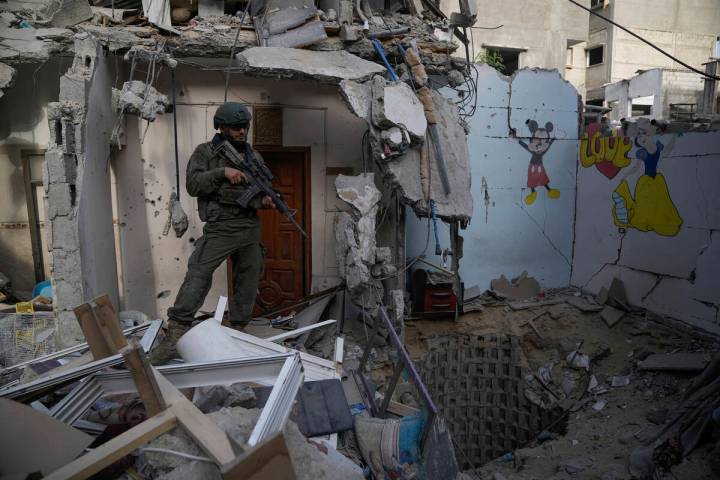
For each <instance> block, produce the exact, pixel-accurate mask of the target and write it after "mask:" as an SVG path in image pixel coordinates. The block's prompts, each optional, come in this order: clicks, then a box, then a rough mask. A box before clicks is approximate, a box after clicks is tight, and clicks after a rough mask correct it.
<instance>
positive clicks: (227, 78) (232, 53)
mask: <svg viewBox="0 0 720 480" xmlns="http://www.w3.org/2000/svg"><path fill="white" fill-rule="evenodd" d="M251 3H252V0H247V4H245V10H243V14H242V17H240V25H238V29H237V32H235V41H233V46H232V48H231V49H230V58H229V59H228V66H227V74H226V75H225V100H224V101H225V102H227V92H228V88H229V87H230V67H232V62H233V60H234V59H235V47H237V42H238V38H240V30H242V26H243V23H244V22H245V15H247V12H248V10H250V4H251Z"/></svg>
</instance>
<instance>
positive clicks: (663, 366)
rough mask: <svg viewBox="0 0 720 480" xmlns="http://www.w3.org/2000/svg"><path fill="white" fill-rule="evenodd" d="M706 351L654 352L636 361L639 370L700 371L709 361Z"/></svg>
mask: <svg viewBox="0 0 720 480" xmlns="http://www.w3.org/2000/svg"><path fill="white" fill-rule="evenodd" d="M710 359H711V358H710V354H707V353H656V354H653V355H650V356H649V357H647V358H646V359H645V360H643V361H641V362H638V369H640V370H665V371H675V372H700V371H702V370H704V369H705V367H706V366H707V364H708V363H710Z"/></svg>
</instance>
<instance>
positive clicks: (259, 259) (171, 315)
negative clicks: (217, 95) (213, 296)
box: [151, 102, 275, 363]
mask: <svg viewBox="0 0 720 480" xmlns="http://www.w3.org/2000/svg"><path fill="white" fill-rule="evenodd" d="M250 119H251V115H250V112H249V111H248V109H247V108H246V107H245V106H244V105H242V104H240V103H236V102H226V103H224V104H223V105H221V106H220V107H219V108H218V109H217V111H216V112H215V117H214V118H213V125H214V127H215V129H218V130H219V131H220V132H219V133H216V134H215V136H214V137H213V139H212V140H211V141H210V142H206V143H203V144H200V145H198V146H197V148H195V151H194V152H193V154H192V156H191V157H190V161H189V162H188V165H187V175H186V182H185V186H186V187H187V191H188V193H189V194H190V195H191V196H193V197H197V199H198V213H199V215H200V219H201V220H202V221H203V222H205V226H204V227H203V236H202V237H200V238H199V239H198V240H197V241H196V242H195V250H194V251H193V253H192V255H190V260H189V261H188V270H187V273H186V274H185V280H183V283H182V286H181V287H180V290H179V291H178V294H177V297H176V298H175V304H174V305H173V306H172V307H170V308H169V309H168V330H167V332H166V334H165V338H164V339H163V341H162V343H161V344H160V345H159V346H158V347H157V348H156V349H155V350H154V351H153V354H152V355H151V361H152V362H153V363H162V362H165V361H167V360H170V359H172V358H173V357H175V356H176V355H177V351H176V349H175V344H176V343H177V340H178V339H179V338H180V337H181V336H182V335H183V334H184V333H185V332H187V331H188V330H189V329H190V327H191V326H192V323H193V321H195V314H196V313H197V311H198V309H199V308H200V307H201V306H202V304H203V302H204V301H205V297H206V296H207V294H208V291H210V287H211V285H212V275H213V272H214V271H215V269H216V268H217V267H218V266H219V265H220V264H221V263H222V262H223V260H225V259H226V258H228V257H230V258H231V259H232V274H233V278H232V283H233V284H232V291H233V297H232V302H231V304H230V325H231V326H232V327H233V328H236V329H238V330H240V329H242V328H243V327H245V325H247V324H248V323H249V322H250V315H251V313H252V309H253V305H254V303H255V294H256V292H257V286H258V282H259V280H260V276H261V275H262V272H263V266H264V261H265V248H264V247H263V246H262V244H261V243H260V238H261V237H260V219H259V218H258V215H257V212H256V208H274V207H275V205H274V204H273V202H272V200H271V199H270V197H268V196H265V197H263V198H258V199H256V201H254V202H252V205H253V207H252V208H247V209H246V208H242V207H240V206H239V205H238V204H236V203H234V202H233V201H232V199H233V198H237V196H238V194H239V193H241V192H242V191H243V190H244V189H245V186H244V184H245V183H246V181H247V178H246V176H245V174H244V173H243V172H241V171H240V170H237V169H236V168H234V167H233V166H232V165H230V164H227V163H226V162H225V161H224V160H222V159H221V158H219V157H218V156H216V155H213V147H214V146H215V145H217V144H219V143H220V142H222V141H223V140H228V141H229V142H230V143H231V144H232V145H233V147H235V149H236V150H237V151H238V152H239V153H240V154H241V155H254V156H255V157H256V158H258V159H259V160H262V158H261V157H260V154H259V153H258V152H257V151H255V149H253V148H252V147H251V146H250V145H249V144H248V143H247V133H248V127H249V126H250Z"/></svg>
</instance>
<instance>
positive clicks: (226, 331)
mask: <svg viewBox="0 0 720 480" xmlns="http://www.w3.org/2000/svg"><path fill="white" fill-rule="evenodd" d="M374 251H375V250H374V247H373V252H374ZM381 256H382V257H387V256H388V255H387V252H382V253H381ZM383 260H388V259H387V258H383ZM336 290H337V289H336ZM336 290H334V291H333V292H332V293H335V291H336ZM329 298H330V295H326V296H325V298H324V299H321V300H318V301H316V302H315V303H313V304H312V305H311V307H309V308H308V311H310V310H312V311H313V312H314V313H313V315H312V316H311V315H306V317H308V318H312V320H311V321H310V323H309V324H308V325H303V326H301V327H300V328H298V329H296V330H294V331H286V332H283V333H280V334H277V335H272V336H269V337H267V338H260V337H257V336H254V335H251V334H249V333H244V332H239V331H236V330H233V329H230V328H227V327H224V326H222V325H221V323H220V321H221V320H222V313H223V310H222V308H219V309H218V312H217V314H216V318H210V319H208V320H205V321H202V322H200V323H199V324H198V325H196V326H195V327H193V328H192V329H191V330H190V331H189V332H187V333H186V334H185V335H184V336H183V337H182V338H181V339H180V341H179V342H178V352H179V353H180V355H181V356H182V357H183V360H184V362H181V363H172V364H169V365H162V366H152V365H150V364H149V362H148V359H147V352H149V351H150V350H151V349H152V348H153V346H154V345H155V344H156V343H157V342H156V340H157V338H158V337H159V335H160V332H161V330H162V324H163V322H162V321H160V320H155V321H152V322H150V321H145V322H143V323H140V324H139V325H137V326H132V327H130V328H128V329H126V330H124V331H123V330H121V329H120V328H121V327H120V318H119V317H118V316H117V315H116V314H115V312H114V310H113V307H112V305H111V303H110V301H109V298H108V297H107V296H103V297H99V298H96V299H95V300H93V301H92V302H88V303H85V304H82V305H80V306H78V307H77V308H75V314H76V316H77V320H78V323H79V325H80V328H81V329H82V332H83V334H84V335H85V338H86V339H87V343H84V344H80V345H77V346H75V347H72V348H69V349H65V350H63V351H58V352H54V353H51V354H48V355H44V356H41V357H38V358H34V359H31V360H28V361H26V362H23V363H21V364H17V365H12V366H9V367H7V368H5V369H4V370H3V371H2V373H3V374H4V373H6V372H9V371H13V372H22V371H23V370H34V371H36V372H37V374H36V375H35V378H32V379H27V380H25V381H24V382H23V383H18V382H17V381H14V382H11V383H10V384H7V385H5V386H4V387H2V388H0V417H2V418H8V417H10V416H13V415H16V411H18V409H25V410H26V411H28V412H32V415H31V414H30V413H28V414H23V415H25V417H27V418H30V416H32V418H34V419H37V420H34V421H33V422H32V424H31V425H26V426H22V425H16V424H11V423H10V422H9V421H8V422H7V424H8V425H12V428H10V427H9V428H8V429H6V432H5V433H4V434H3V435H0V444H1V445H4V446H5V445H9V443H8V442H15V441H16V438H15V437H17V438H22V439H24V440H27V441H25V442H16V443H15V444H14V447H13V449H12V450H11V449H6V448H4V447H3V449H2V451H3V453H7V452H13V456H14V457H15V458H13V459H12V461H9V460H8V462H7V463H6V462H5V461H4V460H3V467H4V468H5V466H6V465H12V468H11V470H12V472H13V473H18V474H21V473H22V474H28V473H31V472H34V471H38V470H39V471H40V473H41V474H42V475H44V476H46V477H47V478H66V477H72V476H77V475H79V476H89V475H93V474H95V473H99V474H102V475H106V476H120V475H122V474H123V472H125V471H127V470H128V469H133V470H134V471H135V472H137V473H138V474H139V475H141V476H142V477H143V478H218V479H220V478H254V477H252V475H254V474H256V473H257V472H259V471H263V472H265V473H266V474H267V471H268V469H269V471H272V472H273V473H272V475H273V476H272V478H298V479H308V480H317V479H328V480H330V479H335V478H348V479H352V478H356V479H362V478H365V475H364V473H363V471H364V470H363V469H364V468H368V466H369V465H371V464H370V461H371V459H372V458H375V455H376V454H377V452H379V451H381V450H384V449H390V450H389V452H391V453H392V452H393V451H396V450H395V449H398V448H399V449H401V450H403V451H405V449H407V451H412V452H415V453H414V455H413V456H412V457H411V458H408V457H406V456H403V457H402V461H401V462H400V463H397V462H389V463H388V464H387V465H383V466H381V465H378V464H375V463H374V464H372V465H371V466H370V468H372V469H373V470H374V471H375V472H376V473H377V474H378V475H382V473H383V472H384V471H397V469H403V468H408V467H412V468H413V469H414V470H415V471H417V472H420V471H424V469H425V468H426V466H425V465H424V464H423V458H430V457H432V455H433V454H435V453H432V452H436V448H435V447H434V446H431V445H439V446H440V447H442V448H445V451H446V452H447V451H451V447H450V446H449V445H450V440H449V437H448V433H447V430H446V429H444V428H443V427H442V422H441V421H440V420H439V419H438V420H437V421H436V411H435V410H434V406H433V404H432V401H431V400H429V399H428V397H425V398H426V401H430V403H429V406H430V410H425V409H424V408H420V409H415V408H406V409H405V410H404V411H403V409H402V408H400V407H398V406H397V405H396V406H390V405H391V403H392V402H390V396H391V395H392V391H390V392H389V393H388V397H387V400H386V401H384V403H383V406H382V410H377V406H376V404H375V403H374V402H373V403H368V405H372V408H371V409H370V410H371V411H369V410H368V409H367V408H359V406H361V405H364V404H363V401H360V403H357V402H356V403H354V404H352V408H351V401H350V400H349V399H348V396H350V398H355V397H356V396H358V388H360V387H358V386H357V384H355V383H354V382H353V380H352V379H349V378H347V377H346V376H345V375H344V370H343V360H344V349H343V344H344V342H343V337H337V338H335V336H333V338H335V342H334V343H335V351H334V352H333V353H332V360H328V359H325V358H321V357H318V356H316V355H313V354H311V353H305V352H302V351H298V350H296V349H293V348H290V347H288V346H284V345H282V342H284V341H289V340H290V339H293V338H298V337H302V336H303V334H305V333H309V332H315V331H320V330H321V329H322V327H326V326H327V325H330V324H334V323H335V320H328V321H322V322H318V321H317V320H318V319H319V318H318V316H317V315H315V313H317V312H318V311H320V312H322V311H323V310H324V309H325V307H327V305H328V303H329ZM224 305H225V302H222V301H221V307H224ZM313 305H320V307H313ZM323 305H324V306H323ZM379 310H380V312H381V313H382V315H383V318H384V319H385V322H386V324H387V325H386V328H388V329H390V330H391V327H389V326H390V324H389V322H390V319H389V318H388V317H387V314H386V312H385V310H384V307H379ZM127 316H128V315H125V317H127ZM132 316H133V317H138V318H140V317H141V315H132ZM296 317H297V319H298V324H300V323H302V324H305V323H308V322H307V321H306V319H303V318H302V317H303V315H302V312H301V314H298V315H296ZM313 322H314V323H313ZM138 334H140V335H142V338H141V340H139V341H138V339H137V338H135V337H134V335H138ZM303 341H304V340H298V341H297V342H296V344H297V345H300V344H301V343H300V342H303ZM393 341H394V344H395V345H396V346H398V345H401V343H399V342H400V340H399V338H398V337H397V336H394V340H393ZM82 352H85V353H82ZM58 360H60V361H61V362H62V365H61V364H60V363H59V362H58ZM41 365H44V366H45V368H47V366H50V368H51V369H50V370H49V371H44V370H43V369H40V368H39V367H40V366H41ZM404 369H407V370H408V371H409V372H413V375H415V378H416V381H418V382H420V379H419V377H417V373H416V372H415V369H414V366H413V365H412V362H411V361H410V360H409V358H407V357H406V358H405V359H404V360H402V361H401V362H399V363H398V371H402V370H404ZM418 388H419V390H420V391H424V386H422V383H419V384H418ZM138 397H139V398H138ZM21 403H25V404H29V405H31V407H30V406H24V405H21ZM398 405H400V404H398ZM321 406H322V408H321ZM389 406H390V407H389ZM388 407H389V408H388ZM33 410H34V412H33ZM408 410H409V412H408ZM391 411H392V412H398V411H399V412H402V413H400V414H398V415H397V416H395V415H393V414H390V412H391ZM378 412H382V413H378ZM371 413H372V414H373V416H374V417H375V418H373V417H371ZM404 414H408V415H409V416H406V417H403V415H404ZM393 418H399V420H393ZM371 424H373V425H375V426H376V427H375V429H374V430H373V429H370V430H372V432H371V431H368V430H367V426H368V425H371ZM393 425H396V426H400V428H401V429H405V428H410V429H411V430H412V432H414V433H413V436H410V437H405V436H403V441H402V442H400V443H397V442H398V438H397V436H393V435H390V436H387V434H386V433H383V432H389V431H390V430H388V429H389V428H391V426H393ZM49 429H52V430H53V431H57V437H55V441H61V443H66V445H65V447H64V448H63V449H60V450H58V451H57V455H55V456H53V457H50V456H48V457H47V458H44V459H43V462H37V461H35V460H33V458H34V457H35V456H36V454H33V455H30V452H31V451H33V450H32V447H31V445H32V444H33V443H32V442H35V441H36V439H37V438H39V437H38V435H40V436H42V435H43V432H45V431H47V430H49ZM378 429H379V430H378ZM81 430H82V431H83V432H85V433H82V432H81ZM8 432H11V435H12V438H11V436H9V433H8ZM409 433H410V431H408V434H409ZM420 433H423V435H422V437H421V436H420ZM59 439H63V440H59ZM90 444H92V445H93V446H94V448H93V449H92V450H91V451H89V452H87V453H84V454H82V455H80V456H79V457H78V455H79V454H81V453H82V452H83V449H84V448H85V447H87V446H88V445H90ZM440 447H438V448H440ZM423 448H425V450H426V453H424V454H422V455H421V453H420V452H423ZM428 449H429V450H428ZM448 449H449V450H448ZM437 451H439V450H437ZM341 452H342V453H341ZM391 456H392V455H391ZM76 457H77V458H76ZM3 458H4V457H3ZM388 458H389V457H388ZM396 458H399V457H396ZM427 468H428V469H429V470H428V471H432V468H434V467H432V466H427ZM3 471H5V470H3ZM263 478H264V477H263ZM407 478H413V477H407ZM433 478H454V474H453V475H452V476H445V477H443V476H440V477H437V476H434V477H433Z"/></svg>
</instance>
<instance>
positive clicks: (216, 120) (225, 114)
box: [213, 102, 252, 130]
mask: <svg viewBox="0 0 720 480" xmlns="http://www.w3.org/2000/svg"><path fill="white" fill-rule="evenodd" d="M251 119H252V115H250V110H248V109H247V107H246V106H245V105H243V104H242V103H238V102H225V103H223V104H222V105H220V106H219V107H218V109H217V111H216V112H215V116H214V117H213V126H214V127H215V130H217V129H218V128H220V126H221V125H227V126H229V127H235V126H248V125H249V124H250V120H251Z"/></svg>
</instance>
